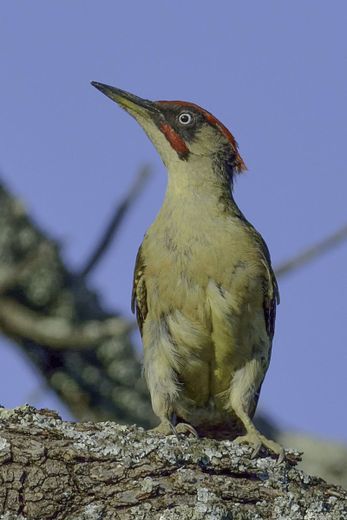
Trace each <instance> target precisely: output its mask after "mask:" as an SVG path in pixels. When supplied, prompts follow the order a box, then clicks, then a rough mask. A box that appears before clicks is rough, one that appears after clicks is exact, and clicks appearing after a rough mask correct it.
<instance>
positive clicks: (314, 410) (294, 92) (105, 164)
mask: <svg viewBox="0 0 347 520" xmlns="http://www.w3.org/2000/svg"><path fill="white" fill-rule="evenodd" d="M346 15H347V4H346V2H345V1H343V0H340V1H338V0H337V1H335V2H333V3H329V2H325V1H320V0H306V1H305V2H302V0H301V1H299V0H292V1H291V2H278V0H273V1H268V0H263V1H262V2H248V1H244V0H243V1H241V0H239V1H233V2H230V0H220V1H219V2H213V3H212V2H207V1H205V2H203V1H197V0H195V1H194V0H193V1H191V2H183V1H178V2H168V1H163V0H156V1H150V2H135V1H129V0H128V1H127V2H115V1H110V0H109V1H106V0H104V1H103V2H96V1H88V0H75V1H74V2H71V1H68V0H59V2H58V1H55V2H47V1H46V0H36V1H35V2H21V1H18V0H11V1H7V2H3V3H2V4H1V8H0V67H1V68H0V70H1V90H0V92H1V95H0V169H1V177H2V178H3V179H5V180H6V182H7V184H8V186H9V187H10V188H11V190H12V191H13V192H15V193H17V195H18V196H19V197H20V198H21V199H22V200H23V201H24V202H25V204H26V206H27V209H28V211H29V213H30V214H31V215H33V216H34V217H35V219H36V220H37V221H38V222H39V223H40V225H41V226H43V227H44V229H45V230H47V231H48V232H49V233H51V234H52V235H53V236H54V237H56V238H57V239H59V240H60V241H61V243H62V244H63V253H64V257H65V259H66V261H67V262H68V264H69V265H70V266H71V267H72V268H74V267H76V268H77V267H79V266H80V265H81V264H83V261H84V259H85V258H86V256H87V255H88V253H89V251H90V250H91V248H92V247H93V245H94V244H95V241H96V240H97V238H98V236H99V234H100V231H101V230H102V229H103V225H104V223H105V221H106V220H107V218H108V216H109V215H110V213H111V212H112V209H113V207H114V206H115V204H116V202H117V200H119V199H120V198H121V196H122V194H124V193H125V192H126V190H127V188H128V186H129V185H130V183H131V182H132V180H133V178H134V175H135V173H136V171H137V170H138V168H139V166H140V165H141V164H143V163H144V162H148V163H149V164H151V165H152V166H153V169H154V172H155V173H154V176H153V178H152V180H151V182H150V184H149V185H148V187H147V189H146V191H145V193H144V195H143V196H142V198H141V200H140V202H139V203H138V205H137V207H136V208H135V209H134V210H133V212H132V213H131V215H130V216H129V218H128V219H127V222H126V225H125V226H124V228H123V230H122V232H121V234H120V235H119V238H118V240H117V242H116V243H115V244H114V245H113V247H112V248H111V250H110V251H109V254H108V256H107V257H106V258H105V259H104V261H103V262H102V264H100V265H99V267H98V269H97V270H96V271H95V272H94V273H93V276H92V285H93V286H94V287H95V288H97V289H98V290H100V291H101V293H102V294H103V295H104V299H105V301H106V302H107V303H108V304H110V305H111V306H112V307H113V308H118V309H121V310H122V311H123V312H124V313H125V314H126V315H129V316H130V308H129V295H130V290H131V280H132V270H133V265H134V258H135V255H136V251H137V247H138V245H139V244H140V242H141V240H142V236H143V234H144V232H145V230H146V228H147V227H148V225H149V224H150V223H151V221H152V220H153V218H154V216H155V214H156V213H157V211H158V209H159V207H160V204H161V201H162V198H163V193H164V190H165V182H166V174H165V170H164V167H163V166H162V164H161V161H160V159H159V158H158V157H157V154H156V151H155V150H154V148H153V146H152V145H151V143H150V142H149V141H148V139H147V137H146V136H145V134H144V133H143V131H142V129H141V128H140V127H138V125H137V124H136V123H135V121H134V120H133V119H131V118H130V117H129V116H128V115H127V114H126V113H125V112H123V111H121V110H120V109H119V108H118V107H117V106H116V105H115V104H113V103H112V102H111V101H110V100H108V99H107V98H106V97H105V96H103V95H102V94H101V93H100V92H98V91H96V90H95V89H94V88H93V87H91V86H90V84H89V81H90V80H97V81H100V82H105V83H109V84H112V85H115V86H117V87H120V88H122V89H126V90H130V91H131V92H134V93H136V94H138V95H140V96H143V97H147V98H152V99H183V100H189V101H194V102H196V103H198V104H200V105H202V106H204V107H205V108H207V109H208V110H209V111H211V112H212V113H214V114H215V115H216V116H217V117H218V118H219V119H221V120H222V121H223V123H224V124H225V125H226V126H228V127H229V128H230V130H231V131H232V132H233V133H234V135H235V137H236V139H237V140H238V142H239V145H240V152H241V155H242V156H243V158H244V160H245V162H246V164H247V166H248V169H249V171H248V173H247V174H246V175H244V176H243V177H242V178H240V179H239V181H238V182H237V184H236V190H235V197H236V200H237V202H238V203H239V205H240V207H241V209H242V211H243V212H244V213H245V214H246V216H247V217H248V218H249V219H250V220H251V222H252V223H253V224H254V225H255V226H256V227H257V228H258V230H259V231H260V232H261V233H262V234H263V236H264V238H265V239H266V241H267V243H268V245H269V248H270V251H271V254H272V258H273V262H274V264H275V265H276V264H278V263H279V262H280V261H281V260H284V259H287V258H288V256H291V255H293V254H295V253H296V252H298V251H300V250H301V249H302V248H304V247H305V246H307V245H309V244H311V243H314V242H315V241H317V240H319V239H320V238H322V237H324V236H326V235H327V234H329V233H331V232H332V231H334V230H335V229H336V228H338V227H339V226H341V225H342V224H343V223H345V222H346V220H347V212H346V189H347V180H346V167H345V164H344V163H345V156H344V153H345V150H346V130H347V128H346V127H347V123H346V121H347V113H346V112H347V110H346V106H347V105H346V92H347V85H346V83H347V81H346V78H347V72H346V71H347V44H346ZM346 254H347V244H344V245H342V246H340V247H339V248H337V249H335V250H334V251H332V252H331V253H329V254H327V255H324V256H323V257H321V258H320V259H319V260H318V261H316V262H314V263H313V264H311V265H309V266H308V267H306V268H303V269H302V270H299V271H297V272H296V273H295V274H293V275H291V276H289V277H288V278H286V279H284V280H282V281H281V282H280V290H281V297H282V302H281V305H280V307H279V309H278V321H277V330H276V338H275V345H274V349H273V358H272V363H271V367H270V370H269V372H268V375H267V378H266V380H265V384H264V385H263V391H262V396H261V399H260V408H261V409H263V410H264V411H265V412H267V413H269V414H270V415H271V416H272V417H273V418H274V419H276V420H277V421H278V423H279V424H280V425H281V426H283V427H286V428H293V429H300V430H303V431H307V432H314V433H317V434H318V435H320V436H328V437H331V438H336V439H343V440H345V441H347V428H346V426H347V419H346V412H345V410H346V389H347V380H346V372H347V354H346V352H347V332H346V331H347V328H346V319H347V315H346V307H347V305H346V289H347V277H346ZM0 346H1V360H2V361H1V367H0V402H1V403H2V404H3V405H6V406H14V405H18V404H21V403H23V402H26V401H28V400H30V401H31V402H33V404H36V405H38V406H51V407H56V408H58V409H59V410H60V411H62V410H63V408H62V405H61V404H60V403H58V402H57V400H56V399H55V398H54V396H52V395H51V394H50V393H47V392H46V391H42V390H40V388H39V386H40V382H39V381H38V379H37V375H36V373H35V372H33V370H32V368H31V367H29V366H28V365H27V363H26V362H25V360H23V358H22V357H21V355H20V354H19V353H18V352H17V349H16V348H15V346H14V345H12V344H10V343H9V342H7V340H5V339H3V338H0ZM63 414H64V412H63ZM65 416H67V415H66V413H65Z"/></svg>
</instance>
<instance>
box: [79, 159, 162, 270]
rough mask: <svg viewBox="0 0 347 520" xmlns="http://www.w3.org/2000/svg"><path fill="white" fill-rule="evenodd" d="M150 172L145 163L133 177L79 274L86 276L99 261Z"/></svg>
mask: <svg viewBox="0 0 347 520" xmlns="http://www.w3.org/2000/svg"><path fill="white" fill-rule="evenodd" d="M151 173H152V172H151V169H150V167H149V166H147V165H146V166H143V167H142V168H141V170H140V171H139V173H138V175H137V176H136V178H135V181H134V183H133V185H132V186H131V187H130V190H129V192H128V193H127V195H126V196H125V198H124V199H123V200H122V202H121V203H120V204H119V205H118V206H117V208H116V210H115V212H114V214H113V215H112V217H111V219H110V221H109V222H108V224H107V226H106V228H105V230H104V232H103V234H102V235H101V238H100V240H99V242H98V243H97V244H96V247H95V248H94V250H93V251H92V253H91V254H90V256H89V258H88V260H87V261H86V263H85V266H84V267H83V268H82V269H81V272H80V276H82V277H83V278H85V277H87V276H88V275H89V274H90V273H91V271H92V270H93V269H95V267H96V265H97V264H98V263H99V262H100V260H101V258H102V256H103V255H104V254H105V252H106V251H107V249H108V247H109V246H110V244H111V242H112V240H113V239H114V237H115V235H116V233H117V231H118V230H119V228H120V225H121V224H122V222H123V220H124V217H125V215H126V213H127V211H128V210H129V208H130V207H131V205H132V204H133V203H134V201H135V199H136V198H137V197H138V195H139V194H140V193H141V192H142V190H143V188H144V186H145V184H146V182H147V181H148V179H149V177H150V174H151Z"/></svg>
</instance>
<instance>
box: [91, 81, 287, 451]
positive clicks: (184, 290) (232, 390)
mask: <svg viewBox="0 0 347 520" xmlns="http://www.w3.org/2000/svg"><path fill="white" fill-rule="evenodd" d="M92 85H93V86H94V87H96V88H97V89H98V90H100V91H101V92H102V93H103V94H105V95H106V96H108V97H109V98H111V99H112V100H113V101H115V102H116V103H117V104H118V105H120V107H122V108H123V109H125V110H126V111H127V112H128V113H129V114H130V115H131V116H133V117H134V118H135V119H136V120H137V122H138V123H139V124H140V125H141V126H142V128H143V129H144V131H145V132H146V133H147V135H148V137H149V138H150V140H151V141H152V142H153V144H154V146H155V148H156V149H157V151H158V152H159V154H160V156H161V158H162V160H163V162H164V165H165V166H166V168H167V171H168V185H167V191H166V195H165V199H164V202H163V205H162V207H161V209H160V211H159V214H158V216H157V218H156V219H155V221H154V222H153V224H152V225H151V227H150V228H149V229H148V231H147V232H146V234H145V236H144V240H143V242H142V244H141V246H140V248H139V251H138V254H137V258H136V264H135V273H134V284H133V293H132V309H133V311H135V312H136V316H137V321H138V325H139V329H140V332H141V336H142V342H143V347H144V373H145V378H146V381H147V385H148V388H149V391H150V395H151V400H152V407H153V411H154V413H155V414H156V415H157V417H158V418H159V419H160V424H159V426H157V428H155V429H156V431H158V432H160V433H163V434H165V435H169V434H172V433H173V432H174V433H177V432H178V433H189V432H191V433H194V434H195V435H202V436H204V435H207V436H214V437H217V438H218V433H221V432H223V434H224V433H225V432H227V434H228V432H229V433H230V436H231V437H230V438H233V437H235V432H237V433H236V434H238V433H240V434H239V435H238V436H237V438H236V439H235V438H234V441H235V442H237V443H248V444H249V445H251V446H252V447H253V451H252V456H256V455H257V454H258V452H259V450H260V448H261V447H262V446H263V447H266V448H268V450H270V451H272V452H274V453H275V454H277V455H278V456H279V459H280V460H282V459H283V456H284V451H283V448H282V447H281V446H280V445H278V444H277V443H276V442H274V441H273V440H271V439H268V438H266V437H265V436H264V435H262V434H261V433H260V432H259V431H258V430H257V429H256V427H255V425H254V423H253V421H252V418H253V415H254V413H255V409H256V406H257V402H258V398H259V393H260V389H261V386H262V382H263V380H264V377H265V374H266V371H267V369H268V366H269V362H270V356H271V347H272V340H273V335H274V327H275V315H276V305H277V303H279V293H278V286H277V282H276V278H275V275H274V273H273V270H272V268H271V260H270V254H269V250H268V248H267V246H266V244H265V242H264V240H263V238H262V237H261V235H260V234H259V233H258V232H257V231H256V230H255V228H254V227H253V226H252V225H251V224H250V223H249V222H248V220H247V219H246V218H245V216H244V215H243V213H242V212H241V211H240V209H239V208H238V206H237V204H236V202H235V200H234V197H233V180H234V176H235V175H236V174H238V173H241V172H242V171H244V170H245V169H246V166H245V163H244V161H243V160H242V158H241V156H240V153H239V151H238V145H237V142H236V141H235V139H234V137H233V135H232V134H231V133H230V132H229V130H228V129H227V128H226V127H225V126H224V125H223V124H222V123H221V122H220V121H219V120H218V119H217V118H215V117H214V116H213V115H212V114H211V113H210V112H208V111H207V110H204V109H203V108H201V107H199V106H198V105H196V104H194V103H190V102H185V101H149V100H147V99H142V98H140V97H138V96H135V95H133V94H131V93H129V92H126V91H124V90H120V89H118V88H115V87H111V86H109V85H105V84H103V83H98V82H94V81H93V82H92ZM233 432H234V435H233Z"/></svg>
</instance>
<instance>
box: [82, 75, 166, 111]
mask: <svg viewBox="0 0 347 520" xmlns="http://www.w3.org/2000/svg"><path fill="white" fill-rule="evenodd" d="M91 84H92V85H93V87H95V88H97V89H98V90H100V92H102V93H103V94H105V96H107V97H109V98H110V99H112V101H115V102H116V103H118V105H120V106H121V107H122V108H124V109H125V110H126V111H127V112H129V113H130V114H131V115H132V116H134V117H136V115H142V116H145V117H146V116H147V117H149V116H151V115H153V114H154V113H157V114H158V109H157V108H156V106H155V103H154V102H153V101H150V100H149V99H142V98H140V97H138V96H135V95H134V94H130V92H126V91H125V90H121V89H119V88H116V87H111V86H110V85H105V84H104V83H98V82H97V81H91Z"/></svg>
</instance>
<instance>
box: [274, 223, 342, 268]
mask: <svg viewBox="0 0 347 520" xmlns="http://www.w3.org/2000/svg"><path fill="white" fill-rule="evenodd" d="M346 239H347V225H344V226H342V227H341V228H340V229H338V230H337V231H335V232H334V233H332V234H331V235H329V236H328V237H326V238H324V239H323V240H321V241H320V242H318V243H317V244H314V245H313V246H311V247H308V248H307V249H304V251H302V252H301V253H299V254H298V255H296V256H294V257H293V258H291V259H290V260H286V261H285V262H283V263H282V264H279V265H278V266H277V267H275V273H276V275H277V276H278V277H280V276H283V275H287V274H289V273H290V272H292V271H294V270H295V269H298V268H299V267H302V266H303V265H305V264H307V263H308V262H311V261H312V260H315V259H316V258H318V257H319V256H320V255H322V254H323V253H326V252H327V251H329V250H330V249H332V248H333V247H336V246H337V245H338V244H340V243H341V242H343V241H344V240H346Z"/></svg>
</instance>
